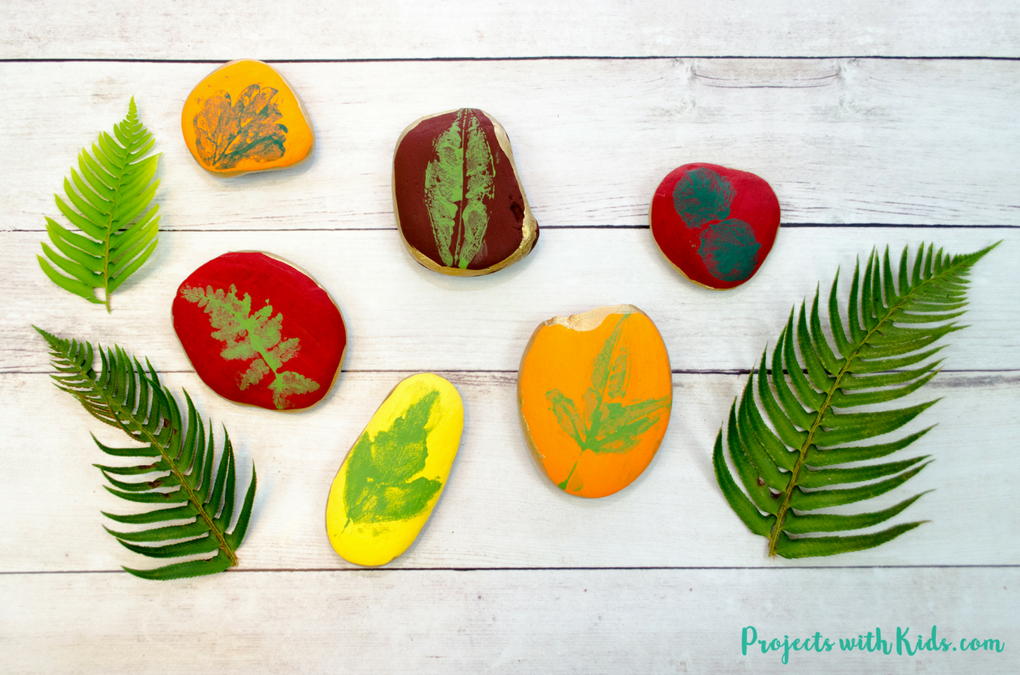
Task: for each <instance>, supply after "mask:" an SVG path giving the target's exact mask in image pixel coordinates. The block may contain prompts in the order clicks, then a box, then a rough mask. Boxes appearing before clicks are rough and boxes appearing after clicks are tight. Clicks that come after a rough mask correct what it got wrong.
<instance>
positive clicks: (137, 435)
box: [87, 378, 237, 567]
mask: <svg viewBox="0 0 1020 675" xmlns="http://www.w3.org/2000/svg"><path fill="white" fill-rule="evenodd" d="M87 379H88V380H89V382H91V383H92V391H93V392H95V393H96V394H98V395H99V396H100V398H102V400H103V401H105V402H106V405H107V406H109V408H110V410H113V411H114V412H115V414H114V419H116V420H117V424H118V425H119V426H120V428H121V429H123V430H124V433H126V434H128V435H129V436H131V437H132V438H134V439H135V440H137V441H140V442H143V443H149V444H150V445H151V446H152V447H154V448H156V449H158V450H159V453H160V455H161V456H162V457H163V459H164V460H165V461H166V463H167V464H168V465H169V466H170V473H172V474H173V476H174V477H175V478H176V479H177V482H178V483H179V484H180V486H181V489H182V490H184V491H185V493H186V494H187V495H188V501H189V502H191V503H192V504H193V505H194V506H195V508H196V509H198V516H199V517H200V518H201V519H202V520H203V521H205V524H206V525H207V526H208V527H209V531H210V532H211V533H212V534H213V536H214V537H216V542H217V545H218V546H219V549H220V550H221V551H223V552H224V553H225V554H226V556H227V559H228V560H229V561H230V566H231V567H235V566H236V565H237V555H236V554H235V553H234V551H233V550H231V547H230V546H229V545H228V544H227V540H226V538H225V537H224V535H223V533H222V532H220V531H219V529H217V527H216V525H215V518H213V516H211V515H210V514H209V513H208V512H207V511H206V509H205V504H204V502H203V501H202V500H200V499H199V498H198V496H197V495H196V494H195V491H194V490H193V489H192V488H191V486H190V485H189V484H188V481H187V479H186V477H185V475H184V472H183V471H181V470H180V469H178V468H177V464H176V462H175V461H174V460H175V459H176V458H175V457H171V456H170V453H169V452H167V448H166V446H164V445H163V444H162V443H160V442H159V440H158V439H157V438H156V437H155V436H153V435H152V434H151V433H150V432H149V431H148V430H147V429H146V428H145V426H144V425H142V424H140V423H139V422H138V421H137V420H136V419H135V416H134V414H133V413H132V411H130V410H126V409H125V408H124V407H122V406H121V405H120V404H119V403H117V402H116V401H114V400H113V399H111V398H110V397H109V396H108V395H107V394H106V391H104V390H103V389H102V388H100V387H98V386H97V385H96V382H95V381H94V380H92V378H87ZM155 384H156V386H157V387H159V386H160V385H159V383H158V382H157V383H155ZM124 418H126V419H127V420H129V421H130V423H131V426H132V427H135V428H136V429H135V430H134V431H132V430H131V429H129V428H128V427H127V426H125V424H124V422H123V419H124ZM200 423H201V422H200ZM210 433H211V430H210ZM171 438H172V436H171ZM224 451H226V449H224ZM228 524H229V523H228Z"/></svg>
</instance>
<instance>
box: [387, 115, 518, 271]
mask: <svg viewBox="0 0 1020 675" xmlns="http://www.w3.org/2000/svg"><path fill="white" fill-rule="evenodd" d="M468 109H469V110H478V111H479V112H481V113H482V114H483V115H485V116H486V117H487V118H488V119H489V121H490V122H492V127H493V131H494V132H495V134H496V141H497V142H498V143H499V147H500V148H501V149H502V150H503V154H505V155H506V156H507V159H509V160H510V168H511V169H513V172H514V178H515V179H516V180H517V188H518V189H519V190H520V191H521V198H522V199H523V200H524V221H523V222H522V223H521V234H522V238H521V243H520V245H519V246H518V247H517V250H516V251H514V252H513V253H511V254H510V255H509V256H507V257H506V258H505V259H503V260H501V261H500V262H498V263H496V264H495V265H492V266H490V267H485V268H483V269H479V270H468V269H460V268H459V267H446V266H445V265H440V264H438V263H437V262H436V261H434V260H432V258H429V257H428V256H427V255H425V254H424V253H422V252H421V251H419V250H418V249H416V248H414V247H413V246H411V244H410V243H408V241H407V239H406V238H405V237H404V230H403V228H401V226H400V209H399V207H398V205H397V161H396V160H397V150H398V149H399V148H400V144H401V142H403V140H404V137H405V136H407V134H408V133H410V132H411V131H412V130H413V129H414V128H415V127H417V126H418V125H419V124H421V123H422V122H424V121H425V120H428V119H432V118H433V117H439V116H441V115H449V114H450V113H452V112H457V111H458V110H463V108H454V109H452V110H444V111H443V112H440V113H435V114H434V115H425V116H424V117H419V118H418V119H417V120H415V121H414V122H412V123H411V124H410V125H408V127H407V128H406V129H404V130H403V131H402V132H401V133H400V137H399V138H397V143H396V145H395V146H394V147H393V172H392V178H391V180H390V188H391V192H392V193H393V216H394V218H396V220H397V232H399V233H400V241H402V242H404V248H406V249H407V252H408V253H410V254H411V257H412V258H414V260H415V261H416V262H417V263H418V264H419V265H421V266H422V267H427V268H428V269H430V270H432V271H433V272H439V273H440V274H445V275H447V276H451V277H480V276H483V275H486V274H492V273H493V272H498V271H499V270H501V269H503V268H504V267H509V266H510V265H513V264H514V263H515V262H517V261H518V260H520V259H521V258H523V257H524V256H526V255H528V254H529V253H530V252H531V249H532V248H533V247H534V246H535V241H536V240H537V239H538V221H537V220H535V216H534V215H532V213H531V206H530V205H529V204H528V193H527V192H525V190H524V184H523V183H522V182H521V172H520V171H518V170H517V164H516V163H515V162H514V152H513V148H511V146H510V137H509V136H507V133H506V129H504V128H503V125H502V124H500V123H499V122H498V121H497V120H496V118H495V117H493V116H492V115H490V114H489V113H487V112H485V111H484V110H482V109H481V108H468Z"/></svg>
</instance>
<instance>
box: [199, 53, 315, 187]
mask: <svg viewBox="0 0 1020 675" xmlns="http://www.w3.org/2000/svg"><path fill="white" fill-rule="evenodd" d="M181 128H182V130H183V131H184V142H185V143H186V144H187V146H188V150H190V151H191V154H192V155H193V156H194V157H195V159H196V160H197V161H198V163H199V164H200V165H201V166H202V168H203V169H207V170H209V171H211V172H212V173H215V174H218V175H220V176H239V175H241V174H243V173H248V172H249V171H267V170H269V169H283V168H284V167H288V166H292V165H294V164H297V163H298V162H301V161H303V160H304V159H305V158H306V157H308V155H309V153H310V152H311V151H312V145H313V144H314V143H315V135H314V133H313V132H312V125H311V123H310V122H309V120H308V116H307V115H306V114H305V109H304V107H303V106H302V105H301V101H300V100H299V99H298V97H297V94H295V93H294V90H293V89H291V88H290V85H289V84H287V81H286V80H284V79H283V76H282V75H280V73H278V72H276V70H274V69H273V68H272V67H271V66H269V65H267V64H265V63H262V62H261V61H253V60H250V59H244V60H241V61H231V62H230V63H228V64H226V65H224V66H221V67H220V68H218V69H216V70H214V71H213V72H212V73H210V74H209V75H208V76H207V77H206V78H205V79H204V80H202V81H201V82H199V83H198V86H197V87H195V88H194V89H193V90H192V91H191V93H190V94H188V99H187V100H186V101H185V102H184V111H183V112H182V113H181Z"/></svg>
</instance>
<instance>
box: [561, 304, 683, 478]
mask: <svg viewBox="0 0 1020 675" xmlns="http://www.w3.org/2000/svg"><path fill="white" fill-rule="evenodd" d="M630 316H631V315H630V314H626V315H623V316H621V317H620V320H619V321H618V322H617V324H616V327H615V328H614V329H613V332H612V334H611V335H610V336H609V338H608V339H607V340H606V341H605V343H604V344H603V346H602V349H601V350H600V351H599V353H598V355H597V356H596V357H595V360H594V362H593V363H592V373H591V386H589V387H588V390H587V391H586V392H585V394H584V401H583V406H582V407H581V408H580V409H579V408H578V406H577V404H576V403H575V402H574V401H573V400H571V399H570V398H568V397H567V396H565V395H564V394H563V392H561V391H560V390H559V389H553V390H550V391H549V392H547V393H546V398H547V399H549V402H550V403H551V404H552V410H553V412H554V413H555V415H556V418H557V421H558V422H559V424H560V427H561V428H562V429H563V430H564V431H565V432H566V433H567V434H568V435H569V436H570V437H571V438H572V439H574V442H576V443H577V445H578V447H579V448H580V452H579V453H578V457H577V460H576V461H575V462H574V465H573V467H571V469H570V473H569V474H567V477H566V478H564V479H563V480H562V481H561V482H560V483H558V484H557V485H558V487H559V488H560V489H561V490H565V491H573V492H577V491H579V490H580V489H581V488H582V487H583V486H584V483H583V477H582V474H581V473H580V472H578V471H577V467H578V464H579V463H580V461H581V459H582V458H583V456H584V453H585V451H590V452H592V453H594V454H597V455H598V454H604V453H621V454H622V453H626V452H629V451H630V450H632V449H633V448H634V447H635V446H636V445H637V444H638V443H639V442H640V441H641V435H642V434H644V433H645V432H646V431H648V430H649V429H650V428H651V427H652V425H654V424H655V423H656V422H657V421H658V415H660V414H661V413H662V412H663V411H664V410H665V409H667V408H668V407H669V405H670V398H669V397H668V396H666V397H662V398H657V399H647V400H644V401H639V402H636V403H629V404H624V403H623V402H622V400H621V399H623V398H624V397H625V396H626V394H627V384H628V382H629V380H630V351H629V348H628V346H627V344H626V342H624V343H623V344H620V338H621V335H622V333H623V328H624V326H625V324H626V323H627V320H628V319H629V318H630Z"/></svg>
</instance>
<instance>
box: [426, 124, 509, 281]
mask: <svg viewBox="0 0 1020 675" xmlns="http://www.w3.org/2000/svg"><path fill="white" fill-rule="evenodd" d="M434 149H435V152H436V159H434V160H432V161H431V162H429V164H428V166H427V167H426V169H425V206H426V208H427V209H428V213H429V220H430V221H431V223H432V233H433V235H434V236H435V240H436V248H438V249H439V257H440V258H441V259H442V261H443V264H444V265H446V266H447V267H459V268H461V269H466V268H467V266H468V264H470V262H471V261H472V260H473V259H474V257H475V256H476V255H477V254H478V252H479V251H480V250H481V248H482V243H483V240H484V239H485V231H486V229H487V228H488V226H489V215H488V211H487V210H486V207H485V200H486V199H492V197H493V195H494V190H495V188H494V174H495V166H494V164H493V160H492V152H491V150H490V149H489V142H488V140H486V138H485V131H484V129H483V128H482V124H481V122H480V121H479V119H478V115H477V113H476V112H475V111H473V110H471V109H468V108H461V109H460V110H458V111H457V113H456V115H455V116H454V120H453V123H452V124H451V125H450V127H449V128H448V129H447V130H446V131H444V132H443V133H442V134H440V135H439V138H437V139H436V142H435V145H434Z"/></svg>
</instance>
